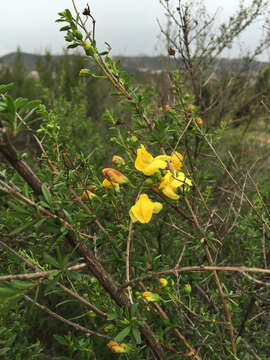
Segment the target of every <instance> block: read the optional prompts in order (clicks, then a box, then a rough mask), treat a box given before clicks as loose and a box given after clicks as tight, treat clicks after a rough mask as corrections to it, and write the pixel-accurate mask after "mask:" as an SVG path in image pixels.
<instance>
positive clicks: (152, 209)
mask: <svg viewBox="0 0 270 360" xmlns="http://www.w3.org/2000/svg"><path fill="white" fill-rule="evenodd" d="M161 209H162V204H160V203H159V202H153V201H151V200H150V199H149V197H148V195H147V194H141V195H140V197H139V199H138V200H137V201H136V204H135V205H133V206H132V207H131V209H130V211H129V215H130V217H131V220H132V221H133V222H135V221H139V222H141V223H142V224H146V223H148V222H149V221H150V220H151V218H152V215H153V213H155V214H157V213H158V212H159V211H160V210H161Z"/></svg>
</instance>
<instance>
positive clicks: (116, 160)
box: [112, 155, 126, 165]
mask: <svg viewBox="0 0 270 360" xmlns="http://www.w3.org/2000/svg"><path fill="white" fill-rule="evenodd" d="M112 163H113V164H115V165H118V164H123V165H125V163H126V162H125V160H124V159H123V158H122V157H121V156H118V155H113V158H112Z"/></svg>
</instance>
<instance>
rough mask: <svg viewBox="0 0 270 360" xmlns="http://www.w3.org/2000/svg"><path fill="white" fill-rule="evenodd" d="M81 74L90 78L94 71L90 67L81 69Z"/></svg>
mask: <svg viewBox="0 0 270 360" xmlns="http://www.w3.org/2000/svg"><path fill="white" fill-rule="evenodd" d="M79 75H80V76H82V77H87V78H90V77H91V75H92V72H91V70H89V69H81V70H80V72H79Z"/></svg>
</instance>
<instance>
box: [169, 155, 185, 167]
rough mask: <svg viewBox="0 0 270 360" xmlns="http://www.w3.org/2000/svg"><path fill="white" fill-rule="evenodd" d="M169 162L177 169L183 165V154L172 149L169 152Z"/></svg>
mask: <svg viewBox="0 0 270 360" xmlns="http://www.w3.org/2000/svg"><path fill="white" fill-rule="evenodd" d="M170 162H171V166H172V168H173V170H177V171H179V170H180V169H181V167H182V166H183V156H182V155H181V154H180V153H179V152H177V151H173V152H172V154H171V158H170Z"/></svg>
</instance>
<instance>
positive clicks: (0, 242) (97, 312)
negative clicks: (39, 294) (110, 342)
mask: <svg viewBox="0 0 270 360" xmlns="http://www.w3.org/2000/svg"><path fill="white" fill-rule="evenodd" d="M0 245H1V246H2V247H3V248H4V249H6V250H7V251H8V252H10V253H11V254H13V255H14V256H16V257H17V258H18V259H20V260H22V261H23V262H25V263H26V264H27V265H28V266H29V267H30V268H32V269H34V270H36V271H37V272H39V270H40V268H38V267H37V266H36V265H34V264H33V263H32V262H30V261H29V260H27V259H25V258H24V257H23V256H22V255H20V254H18V253H17V251H15V250H13V249H12V248H11V247H9V246H8V245H6V244H5V243H3V242H2V241H0ZM57 286H58V287H60V288H61V289H62V290H63V291H65V292H66V293H67V294H69V295H70V296H72V297H73V298H75V299H77V300H78V301H79V302H81V303H82V304H84V305H85V306H87V307H88V308H89V309H91V310H92V311H94V312H95V313H96V314H97V315H99V316H102V317H104V318H107V317H108V315H107V314H106V313H104V312H103V311H101V310H99V309H98V308H96V307H95V306H94V305H93V304H91V303H90V302H89V301H87V300H86V299H85V298H83V297H82V296H80V295H78V294H76V293H74V292H73V291H72V290H70V289H68V288H67V287H66V286H64V285H62V284H61V283H60V282H59V281H58V282H57Z"/></svg>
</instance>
